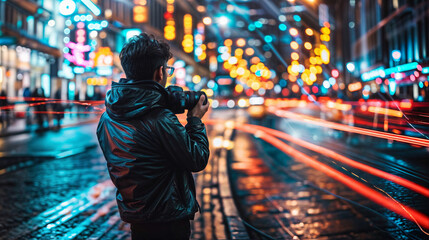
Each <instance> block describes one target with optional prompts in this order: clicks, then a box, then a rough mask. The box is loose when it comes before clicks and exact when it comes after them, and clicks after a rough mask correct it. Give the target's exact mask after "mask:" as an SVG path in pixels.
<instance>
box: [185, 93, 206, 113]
mask: <svg viewBox="0 0 429 240" xmlns="http://www.w3.org/2000/svg"><path fill="white" fill-rule="evenodd" d="M203 94H204V96H205V97H206V98H205V99H204V103H203V104H204V105H206V104H207V95H206V93H205V92H203V91H198V92H195V91H185V96H186V104H185V108H186V109H192V108H194V107H195V105H197V103H198V101H199V100H200V97H201V95H203Z"/></svg>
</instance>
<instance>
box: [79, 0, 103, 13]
mask: <svg viewBox="0 0 429 240" xmlns="http://www.w3.org/2000/svg"><path fill="white" fill-rule="evenodd" d="M82 3H83V4H85V6H86V7H87V8H88V9H89V10H91V12H92V13H94V14H95V16H98V15H100V14H101V10H100V8H99V7H98V6H97V5H95V4H94V3H93V2H92V1H91V0H82Z"/></svg>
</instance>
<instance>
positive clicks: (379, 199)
mask: <svg viewBox="0 0 429 240" xmlns="http://www.w3.org/2000/svg"><path fill="white" fill-rule="evenodd" d="M234 128H236V129H237V130H241V131H244V132H247V133H250V134H253V135H256V136H258V137H259V138H261V139H263V140H264V141H266V142H268V143H270V144H272V145H273V146H274V147H276V148H278V149H279V150H281V151H282V152H284V153H286V154H288V155H289V156H292V157H294V158H295V159H296V160H297V161H299V162H302V163H304V164H306V165H308V166H310V167H312V168H314V169H316V170H318V171H321V172H323V173H325V174H326V175H328V176H329V177H331V178H333V179H335V180H337V181H339V182H341V183H343V184H344V185H346V186H347V187H349V188H350V189H352V190H353V191H355V192H357V193H359V194H361V195H362V196H364V197H366V198H368V199H370V200H372V201H373V202H375V203H377V204H379V205H381V206H384V207H385V208H387V209H389V210H391V211H393V212H395V213H397V214H399V215H401V216H402V217H404V218H406V219H408V220H410V221H413V222H415V223H416V224H417V225H418V226H419V227H420V226H422V227H423V228H425V229H429V217H428V216H426V215H424V214H423V213H421V212H419V211H417V210H415V209H413V208H411V207H408V206H405V205H403V204H401V203H399V202H398V201H396V200H395V199H393V198H389V197H386V196H384V195H383V194H381V193H379V192H377V191H376V190H374V189H372V188H370V187H368V186H366V185H365V184H363V183H361V182H359V181H356V180H355V179H353V178H351V177H349V176H347V175H345V174H343V173H341V172H339V171H337V170H335V169H333V168H331V167H329V166H328V165H326V164H323V163H321V162H319V161H317V160H315V159H313V158H311V157H310V156H308V155H306V154H304V153H301V152H299V151H298V150H295V149H294V148H292V147H290V146H289V145H287V144H286V143H284V142H283V141H281V140H279V139H277V138H276V137H274V136H272V135H269V134H267V133H265V132H263V131H261V130H259V129H258V128H256V127H255V125H250V124H235V126H234ZM423 232H424V231H423ZM424 233H425V234H427V233H426V232H424Z"/></svg>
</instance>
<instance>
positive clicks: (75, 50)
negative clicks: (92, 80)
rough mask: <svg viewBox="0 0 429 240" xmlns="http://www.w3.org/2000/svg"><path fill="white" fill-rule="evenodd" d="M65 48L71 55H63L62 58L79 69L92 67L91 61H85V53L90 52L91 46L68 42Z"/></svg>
mask: <svg viewBox="0 0 429 240" xmlns="http://www.w3.org/2000/svg"><path fill="white" fill-rule="evenodd" d="M66 46H67V47H68V48H69V49H70V50H71V54H70V53H65V54H64V57H65V58H66V59H67V60H69V61H70V62H71V63H74V64H75V65H77V66H81V67H91V66H92V65H93V61H91V60H85V53H87V52H89V51H91V46H89V45H83V44H82V43H74V42H68V43H67V44H66Z"/></svg>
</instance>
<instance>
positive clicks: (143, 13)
mask: <svg viewBox="0 0 429 240" xmlns="http://www.w3.org/2000/svg"><path fill="white" fill-rule="evenodd" d="M133 14H134V15H133V20H134V22H135V23H145V22H147V19H148V12H147V6H135V7H134V8H133Z"/></svg>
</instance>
